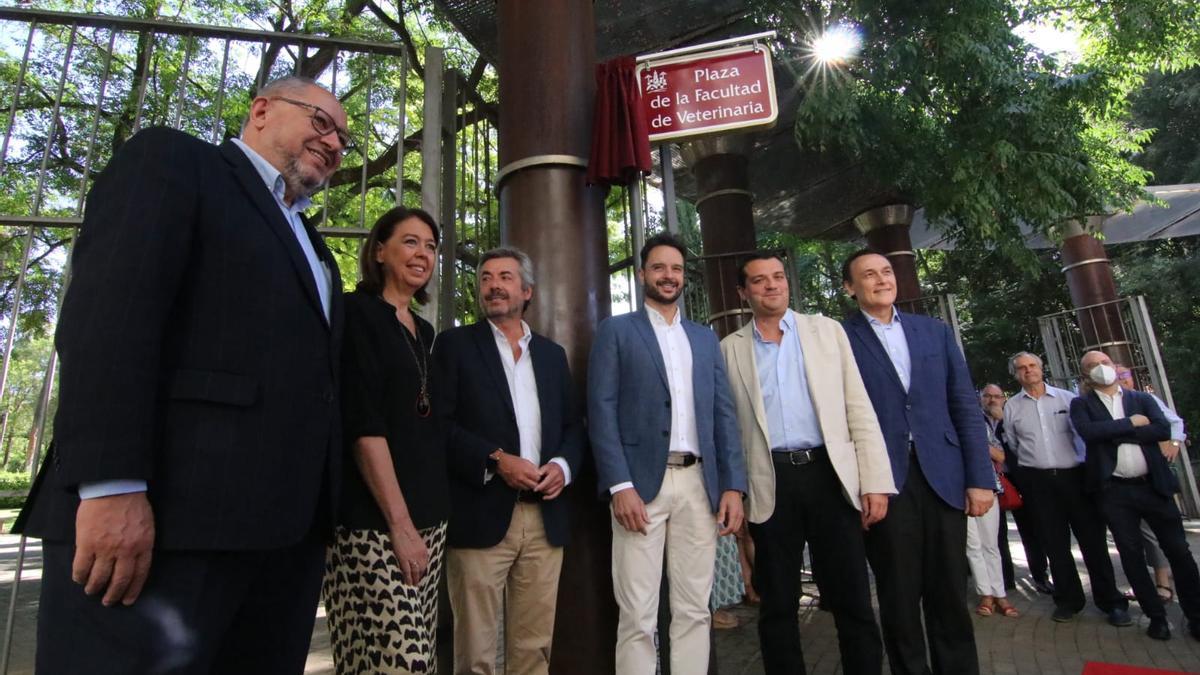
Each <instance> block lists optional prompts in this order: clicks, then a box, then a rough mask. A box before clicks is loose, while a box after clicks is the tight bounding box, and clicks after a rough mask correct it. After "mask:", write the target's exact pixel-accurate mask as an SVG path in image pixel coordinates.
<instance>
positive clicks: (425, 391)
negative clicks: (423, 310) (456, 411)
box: [396, 317, 433, 417]
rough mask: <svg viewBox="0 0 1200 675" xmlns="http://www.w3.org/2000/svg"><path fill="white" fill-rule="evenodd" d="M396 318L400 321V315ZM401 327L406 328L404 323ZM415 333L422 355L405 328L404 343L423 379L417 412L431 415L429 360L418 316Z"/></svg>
mask: <svg viewBox="0 0 1200 675" xmlns="http://www.w3.org/2000/svg"><path fill="white" fill-rule="evenodd" d="M396 320H397V321H399V317H397V319H396ZM400 327H401V329H405V326H404V324H403V323H401V324H400ZM413 333H414V334H415V335H416V338H417V346H418V347H420V348H421V350H420V351H421V354H420V356H418V355H417V350H416V349H413V346H412V340H411V339H410V338H409V337H408V330H404V334H405V335H404V344H406V345H408V351H409V352H411V353H412V357H413V363H415V364H416V365H417V375H418V376H419V377H420V379H421V389H420V390H419V391H418V392H417V414H418V415H420V416H421V417H429V413H431V412H433V405H432V404H431V403H430V401H429V361H428V359H427V357H426V352H425V341H424V340H423V339H422V338H421V326H419V325H418V324H417V319H416V317H413Z"/></svg>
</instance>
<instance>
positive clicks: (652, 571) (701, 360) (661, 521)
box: [588, 234, 747, 674]
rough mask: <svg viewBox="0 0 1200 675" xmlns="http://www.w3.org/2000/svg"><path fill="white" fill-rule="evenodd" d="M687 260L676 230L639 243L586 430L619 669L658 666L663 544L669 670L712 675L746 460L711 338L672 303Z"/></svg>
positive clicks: (594, 371) (600, 337)
mask: <svg viewBox="0 0 1200 675" xmlns="http://www.w3.org/2000/svg"><path fill="white" fill-rule="evenodd" d="M686 259H687V248H686V247H685V246H684V245H683V242H681V241H680V240H679V239H677V238H675V237H674V236H672V235H669V234H659V235H655V236H653V237H651V238H649V239H647V240H646V244H645V246H643V247H642V250H641V253H640V260H641V270H639V272H638V278H639V279H640V281H641V282H642V288H643V292H644V295H645V307H644V308H643V309H642V310H641V311H637V312H632V313H630V314H624V315H622V316H614V317H611V318H608V319H605V320H604V321H602V322H601V323H600V326H599V327H598V328H597V329H596V338H595V342H594V343H593V345H592V352H591V356H590V358H589V361H588V430H589V432H590V435H591V440H592V452H593V453H594V455H595V459H596V470H597V473H598V474H599V476H598V486H599V488H600V491H601V494H602V495H604V496H606V497H611V499H612V513H613V517H612V533H613V541H612V575H613V592H614V595H615V596H616V601H617V609H618V611H619V620H618V625H617V645H616V672H618V673H653V672H654V669H655V664H656V659H655V644H654V631H655V628H656V624H657V616H658V601H659V597H658V595H659V587H660V582H661V579H662V569H663V554H664V550H665V553H666V556H667V567H668V571H667V574H668V578H669V582H670V603H671V628H670V636H671V650H670V651H671V653H670V655H669V659H670V664H671V672H673V673H680V674H683V673H689V674H690V673H704V672H707V670H708V653H709V645H708V637H709V622H710V615H709V611H708V598H709V594H710V593H711V592H712V583H713V571H714V563H715V558H716V551H717V536H718V529H719V530H720V532H719V534H720V535H721V536H724V535H726V534H729V533H731V532H735V531H736V530H737V529H738V527H740V526H741V523H742V496H743V495H744V494H745V493H746V489H747V488H746V470H745V460H744V458H743V456H742V447H741V442H740V440H739V435H738V425H737V418H736V416H735V413H734V409H733V401H732V399H731V398H730V392H729V382H728V380H727V378H726V376H725V366H724V360H723V359H722V358H721V353H720V351H719V348H718V345H717V336H716V334H715V333H713V332H712V331H711V330H710V329H708V328H705V327H704V326H700V325H698V324H696V323H693V322H691V321H688V320H687V319H685V318H684V317H683V316H682V313H681V311H680V308H679V304H678V302H679V298H680V296H681V295H682V293H683V286H684V264H685V262H686ZM714 512H715V513H716V516H715V522H714V516H713V514H714ZM663 658H664V660H666V659H667V658H668V657H667V655H665V654H664V655H663Z"/></svg>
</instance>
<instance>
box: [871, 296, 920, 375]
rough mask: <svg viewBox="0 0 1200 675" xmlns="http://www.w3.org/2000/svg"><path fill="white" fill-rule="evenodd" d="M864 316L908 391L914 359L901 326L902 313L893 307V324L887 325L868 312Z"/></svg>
mask: <svg viewBox="0 0 1200 675" xmlns="http://www.w3.org/2000/svg"><path fill="white" fill-rule="evenodd" d="M863 316H865V317H867V323H868V324H870V325H871V330H873V331H875V337H877V338H879V342H880V344H882V345H883V351H885V352H887V355H888V358H889V359H891V361H892V366H894V367H895V368H896V374H897V375H899V376H900V384H902V385H904V391H908V387H909V384H911V383H912V358H911V357H910V356H909V353H908V338H907V337H905V335H904V327H903V326H901V325H900V312H897V311H896V308H895V306H893V307H892V322H891V323H889V324H886V325H885V324H884V323H882V322H881V321H879V319H876V318H875V317H873V316H871V315H870V314H867V313H866V312H863Z"/></svg>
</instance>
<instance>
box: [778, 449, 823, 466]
mask: <svg viewBox="0 0 1200 675" xmlns="http://www.w3.org/2000/svg"><path fill="white" fill-rule="evenodd" d="M824 454H825V446H823V445H818V446H816V447H815V448H780V449H779V450H772V451H771V459H772V460H774V461H776V462H778V463H780V464H790V465H792V466H804V465H805V464H811V463H813V462H815V461H817V459H818V458H819V457H821V456H822V455H824Z"/></svg>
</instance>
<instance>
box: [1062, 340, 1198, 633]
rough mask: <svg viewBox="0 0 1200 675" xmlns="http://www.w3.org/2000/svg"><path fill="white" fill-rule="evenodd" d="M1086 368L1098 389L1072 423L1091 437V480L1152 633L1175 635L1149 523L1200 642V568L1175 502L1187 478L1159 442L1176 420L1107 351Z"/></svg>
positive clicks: (1086, 359) (1080, 404) (1085, 361)
mask: <svg viewBox="0 0 1200 675" xmlns="http://www.w3.org/2000/svg"><path fill="white" fill-rule="evenodd" d="M1079 372H1080V375H1082V376H1083V377H1085V378H1087V380H1088V382H1089V384H1090V385H1091V387H1090V388H1091V391H1089V392H1088V393H1086V394H1084V395H1083V396H1080V397H1079V398H1076V399H1075V400H1073V401H1071V422H1072V423H1073V424H1074V425H1075V429H1076V430H1077V431H1078V432H1079V435H1080V436H1081V437H1083V440H1084V442H1085V443H1087V463H1086V471H1085V474H1084V476H1085V477H1084V480H1085V485H1086V488H1087V490H1088V492H1090V493H1091V494H1093V495H1094V496H1095V497H1096V499H1097V501H1098V503H1099V505H1100V511H1101V512H1102V513H1103V514H1104V519H1105V521H1107V522H1108V527H1109V528H1110V529H1111V530H1112V533H1113V541H1115V542H1116V544H1117V552H1118V553H1120V555H1121V567H1123V568H1124V569H1125V576H1126V577H1127V578H1128V579H1129V584H1130V585H1131V586H1133V592H1134V595H1135V596H1136V597H1137V601H1138V604H1139V605H1140V606H1141V608H1142V612H1144V613H1145V614H1146V616H1147V617H1149V619H1150V625H1149V627H1147V629H1146V634H1147V635H1149V636H1150V637H1151V638H1154V639H1156V640H1168V639H1170V638H1171V629H1170V626H1169V625H1168V623H1167V613H1166V607H1165V606H1164V605H1163V601H1162V599H1161V598H1160V597H1158V593H1157V592H1156V591H1155V588H1154V581H1153V580H1152V579H1151V578H1150V573H1149V572H1147V571H1146V554H1145V551H1144V549H1143V541H1142V533H1141V529H1140V528H1139V523H1140V522H1142V521H1145V523H1146V524H1147V525H1149V526H1150V529H1151V530H1153V531H1154V535H1155V536H1156V537H1157V538H1158V543H1159V546H1160V547H1162V552H1163V555H1164V556H1166V558H1167V560H1168V561H1169V562H1170V564H1171V572H1172V573H1173V574H1174V575H1175V586H1176V588H1177V589H1178V590H1179V605H1180V607H1182V608H1183V613H1184V615H1185V616H1186V617H1187V620H1188V632H1189V633H1190V634H1191V636H1192V637H1193V638H1196V639H1197V640H1200V570H1197V567H1196V560H1195V558H1193V557H1192V552H1191V550H1190V549H1189V548H1188V543H1187V537H1186V536H1185V535H1184V531H1183V520H1182V517H1181V516H1180V514H1179V509H1178V507H1176V506H1175V493H1177V492H1179V481H1178V480H1177V479H1176V478H1175V474H1173V473H1171V465H1170V462H1169V461H1168V460H1167V458H1166V456H1165V455H1164V453H1163V451H1162V450H1161V449H1160V447H1159V444H1160V443H1161V442H1163V441H1165V440H1168V439H1170V438H1171V425H1170V424H1169V423H1168V422H1167V419H1166V417H1165V416H1164V415H1163V413H1162V410H1161V409H1160V407H1159V404H1158V402H1157V401H1155V400H1154V397H1152V396H1151V395H1150V394H1145V393H1142V392H1140V391H1137V390H1134V389H1125V388H1123V387H1122V386H1121V385H1120V383H1119V382H1118V381H1117V371H1116V368H1115V367H1114V366H1113V362H1112V359H1110V358H1109V356H1108V355H1107V354H1105V353H1104V352H1098V351H1091V352H1088V353H1086V354H1084V355H1083V358H1082V359H1081V360H1080V364H1079Z"/></svg>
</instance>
